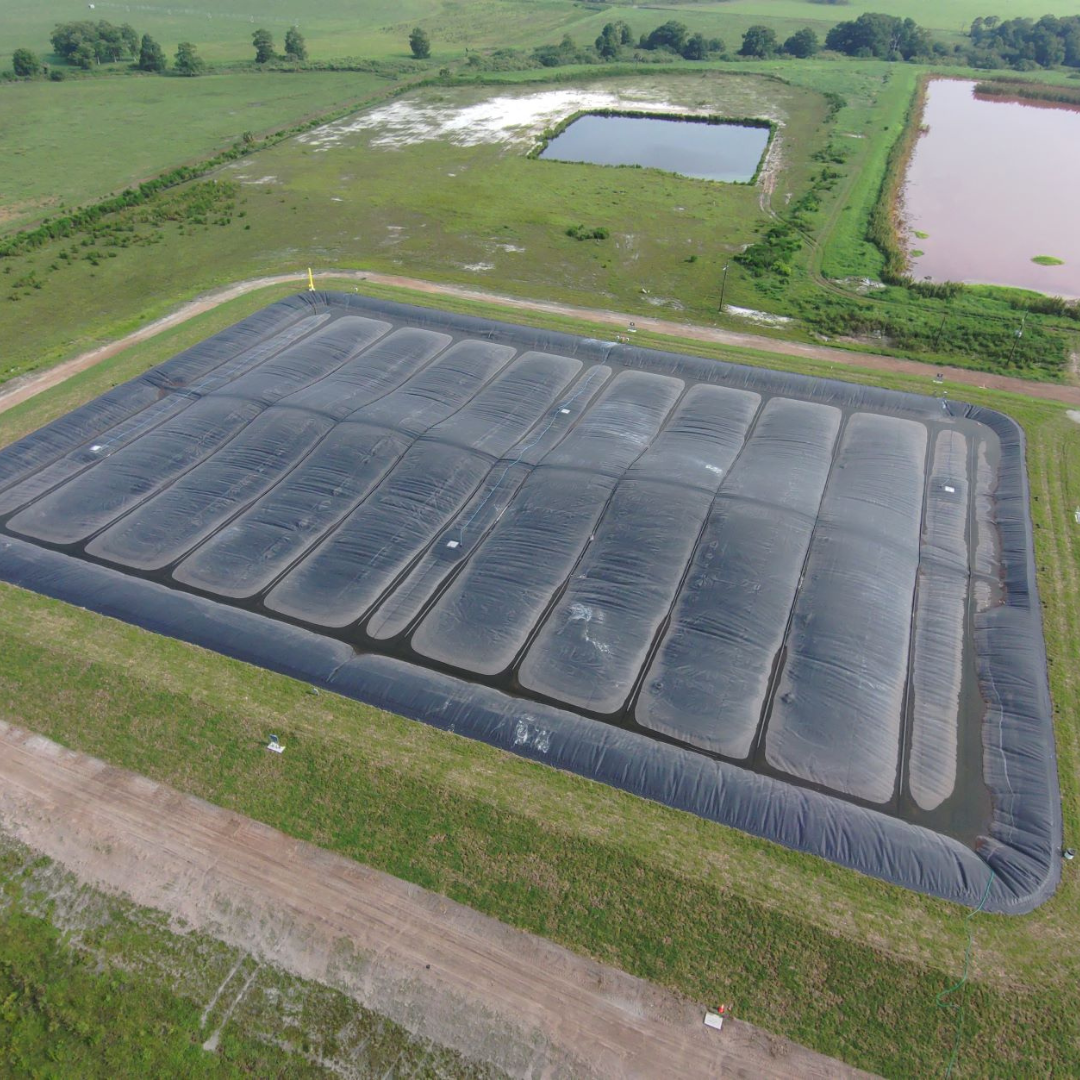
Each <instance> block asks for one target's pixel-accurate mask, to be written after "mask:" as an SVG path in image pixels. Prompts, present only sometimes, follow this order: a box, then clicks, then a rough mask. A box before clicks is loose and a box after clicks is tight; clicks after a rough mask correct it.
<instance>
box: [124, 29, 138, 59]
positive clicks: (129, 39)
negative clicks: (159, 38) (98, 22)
mask: <svg viewBox="0 0 1080 1080" xmlns="http://www.w3.org/2000/svg"><path fill="white" fill-rule="evenodd" d="M120 37H121V39H122V41H123V42H124V48H125V49H127V54H128V56H129V57H131V58H132V59H134V58H135V57H136V55H138V52H139V35H138V33H136V31H135V27H134V26H132V25H131V24H130V23H124V24H123V25H122V26H121V27H120Z"/></svg>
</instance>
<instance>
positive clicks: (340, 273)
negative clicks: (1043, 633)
mask: <svg viewBox="0 0 1080 1080" xmlns="http://www.w3.org/2000/svg"><path fill="white" fill-rule="evenodd" d="M315 277H316V278H317V279H319V280H326V279H337V280H348V281H371V282H373V283H375V284H378V285H391V286H396V287H398V288H403V289H412V290H413V291H414V292H424V293H430V294H433V295H436V296H453V297H457V298H458V299H462V300H476V301H479V302H481V303H486V304H498V305H499V306H501V307H505V308H508V309H511V310H518V311H543V312H547V313H549V314H553V315H564V316H568V317H571V318H575V319H582V320H584V321H587V322H592V323H597V324H601V325H605V326H616V327H618V328H619V329H620V331H624V330H626V328H627V325H628V324H629V322H630V319H631V317H630V316H629V315H626V314H623V313H620V312H617V311H603V310H599V309H595V308H584V307H573V306H571V305H568V304H554V303H548V302H546V301H540V300H520V299H518V298H517V297H512V296H501V295H498V294H496V293H489V292H484V291H482V290H479V289H467V288H465V287H463V286H460V285H443V284H439V283H436V282H432V281H421V280H419V279H418V278H407V277H398V276H396V275H394V274H376V273H370V272H368V271H366V270H326V271H320V272H319V273H318V274H316V275H315ZM289 282H296V284H297V288H298V290H299V289H301V288H303V287H304V285H305V284H306V282H307V278H306V277H305V276H297V275H295V274H279V275H277V276H275V277H261V278H251V279H250V280H248V281H238V282H236V283H234V284H232V285H228V286H226V287H224V288H222V289H216V290H214V291H213V292H210V293H207V294H206V295H204V296H200V297H196V299H194V300H191V301H188V302H187V303H185V304H182V305H181V306H180V307H179V308H178V309H177V310H176V311H174V312H172V313H171V314H169V315H166V316H165V317H164V318H161V319H157V320H155V321H154V322H151V323H148V324H147V325H146V326H144V327H142V328H141V329H139V330H136V331H135V332H134V333H131V334H128V335H127V336H126V337H123V338H119V339H118V340H117V341H111V342H109V343H108V344H106V345H101V346H99V347H98V348H96V349H91V350H90V351H89V352H85V353H82V354H81V355H79V356H76V357H74V358H73V359H71V360H66V361H65V362H64V363H62V364H57V365H56V366H55V367H51V368H49V369H48V370H46V371H42V372H40V373H38V374H35V375H28V376H25V377H23V378H19V379H12V380H11V381H10V382H9V383H7V384H5V385H4V386H2V387H0V412H4V411H5V410H7V409H10V408H13V407H14V406H16V405H18V404H19V403H20V402H23V401H26V400H28V399H29V398H32V397H34V396H35V395H36V394H40V393H41V392H42V391H43V390H48V389H49V387H51V386H56V385H58V384H59V383H62V382H64V380H65V379H69V378H71V376H72V375H74V374H76V373H77V372H80V371H85V370H86V369H87V368H90V367H93V366H94V365H95V364H98V363H100V362H101V361H102V360H105V359H108V357H110V356H115V355H116V354H117V353H119V352H122V351H123V350H124V349H126V348H128V347H129V346H130V345H135V344H137V343H138V342H140V341H147V340H148V339H150V338H152V337H155V336H156V335H158V334H160V333H161V332H162V331H163V330H168V329H170V328H171V327H173V326H178V325H179V324H180V323H183V322H186V321H187V320H188V319H190V318H193V317H194V316H196V315H199V314H201V313H202V312H204V311H210V310H211V309H212V308H215V307H217V306H218V305H219V304H224V303H225V302H226V301H228V300H235V299H236V298H237V297H238V296H243V295H245V294H246V293H250V292H255V291H256V290H257V289H265V288H267V287H269V286H271V285H286V284H288V283H289ZM633 321H634V323H635V325H636V326H637V328H638V329H640V330H649V331H651V332H653V333H657V334H663V335H665V336H667V337H674V338H680V337H681V338H687V339H690V340H693V341H707V342H710V343H712V344H717V345H733V346H737V347H740V348H746V349H757V350H759V351H760V352H768V353H777V354H779V355H782V356H802V357H806V358H807V359H811V360H821V361H824V362H826V363H831V364H837V365H839V366H842V367H860V368H869V369H871V370H878V371H896V372H903V373H904V374H908V375H921V376H923V377H925V378H926V379H927V380H928V381H929V380H930V379H932V378H933V377H934V373H936V372H942V373H943V374H944V375H945V378H946V379H947V380H948V382H949V383H959V384H966V385H968V386H978V387H981V388H983V389H988V390H1007V391H1009V392H1010V393H1014V394H1027V395H1028V396H1029V397H1036V398H1042V399H1044V400H1047V401H1060V402H1062V403H1064V404H1066V405H1073V406H1080V386H1059V385H1055V384H1053V383H1038V382H1031V381H1028V380H1027V379H1014V378H1010V377H1009V376H1007V375H993V374H990V373H988V372H982V371H968V370H967V369H965V368H954V367H931V365H929V364H923V363H920V362H919V361H917V360H902V359H899V358H898V357H895V356H882V355H880V354H879V353H868V352H849V351H848V350H846V349H835V348H831V347H830V346H828V345H809V344H804V343H802V342H797V341H780V340H777V339H776V338H769V337H763V336H762V335H760V334H752V333H742V332H739V331H735V330H720V329H717V328H715V327H709V326H695V325H693V324H691V323H681V322H672V321H670V320H667V319H656V318H652V317H651V316H648V315H635V316H633Z"/></svg>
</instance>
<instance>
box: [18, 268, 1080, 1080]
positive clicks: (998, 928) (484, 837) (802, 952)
mask: <svg viewBox="0 0 1080 1080" xmlns="http://www.w3.org/2000/svg"><path fill="white" fill-rule="evenodd" d="M331 287H332V286H331ZM287 291H289V290H287V289H274V290H268V291H267V292H265V293H262V294H254V295H252V296H248V297H244V298H243V299H241V300H238V301H234V302H232V303H230V304H228V305H224V306H222V307H221V308H219V309H217V310H216V311H214V312H211V313H208V314H206V315H203V316H200V317H199V318H197V319H195V320H193V321H192V322H190V323H188V324H186V325H185V326H183V327H182V328H178V329H176V330H174V331H170V332H168V333H166V334H163V335H161V336H160V337H158V338H156V339H154V341H152V342H149V343H146V344H144V345H142V346H138V347H136V348H133V349H131V350H128V351H126V352H124V353H121V354H119V355H118V356H117V357H115V358H113V359H111V360H109V361H106V362H104V363H103V364H101V365H99V366H98V367H96V368H93V369H90V370H88V371H86V372H83V373H82V374H80V375H78V376H76V377H74V378H73V379H71V380H70V381H69V382H67V383H65V384H64V385H62V386H60V387H57V388H56V389H55V390H52V391H49V392H48V393H46V394H43V395H41V396H39V397H38V398H36V399H33V400H31V401H29V402H27V403H25V404H23V405H21V406H18V407H17V408H15V409H12V410H10V411H9V412H8V413H6V414H4V415H3V416H2V417H0V441H2V442H7V441H8V440H10V439H13V438H16V437H17V436H18V435H20V434H22V433H23V432H25V431H27V430H30V429H31V428H34V427H36V426H38V425H40V424H41V423H43V422H45V421H46V420H47V419H49V418H51V417H52V416H55V415H58V414H60V413H62V412H65V411H67V410H68V409H69V408H71V407H72V406H73V405H74V404H76V403H78V402H79V401H82V400H87V399H89V398H91V397H93V396H94V395H96V394H97V393H99V392H100V391H101V390H102V389H104V388H105V387H107V386H109V385H112V384H114V383H116V382H118V381H120V380H122V379H125V378H128V377H130V376H131V375H133V374H135V373H136V372H138V371H140V370H143V369H144V368H145V367H147V366H148V365H150V364H152V363H154V362H157V361H159V360H161V359H164V358H165V357H167V356H169V355H171V354H173V353H175V352H176V351H178V350H179V349H181V348H183V347H184V346H186V345H188V344H191V343H193V342H194V341H196V340H199V339H200V338H202V337H204V336H206V335H207V334H210V333H212V332H214V331H215V330H217V329H220V328H222V327H224V326H226V325H229V324H231V323H232V322H234V321H235V320H236V319H238V318H240V317H242V316H243V315H244V314H246V313H248V312H250V311H252V310H255V309H257V308H258V307H260V306H262V305H263V304H265V303H267V302H269V301H270V300H271V299H274V298H276V297H277V296H280V295H282V294H283V293H285V292H287ZM371 291H372V292H379V294H380V295H384V294H385V295H393V296H394V297H395V298H398V299H405V300H409V301H416V300H417V299H418V298H416V297H413V296H411V295H408V294H401V293H400V292H395V291H393V290H386V289H379V290H376V289H372V290H371ZM455 306H457V307H466V308H467V307H469V305H466V304H465V303H464V302H463V301H457V302H456V303H455ZM473 310H475V312H476V313H477V314H481V315H492V314H495V313H494V312H493V311H491V310H489V309H487V308H485V307H484V306H482V305H481V306H477V307H475V308H474V309H473ZM496 317H497V315H496ZM524 321H527V322H530V323H535V324H538V325H551V326H553V327H555V328H557V329H561V330H570V331H577V332H581V333H586V334H591V335H595V334H597V333H603V331H602V330H600V329H598V328H596V327H590V326H588V325H587V324H581V323H575V322H573V321H572V320H568V319H552V318H549V317H545V316H536V317H531V316H529V317H526V318H525V320H524ZM639 339H640V340H639V341H638V344H646V345H648V344H650V343H652V344H654V345H657V346H662V347H669V348H670V347H675V348H685V349H686V350H687V351H692V352H700V353H702V354H703V355H716V356H720V357H722V358H724V359H731V360H736V361H741V362H747V363H765V364H766V365H768V366H773V367H789V368H793V369H794V368H797V369H798V370H800V371H809V372H811V373H817V374H825V373H827V374H830V375H836V374H837V373H836V371H835V370H834V369H833V368H832V367H829V366H827V365H823V364H822V365H818V364H815V363H813V362H805V361H794V360H792V361H790V362H785V361H783V360H782V358H779V357H776V356H769V357H767V358H765V357H762V356H760V355H759V354H754V353H752V352H749V351H744V350H732V349H709V348H708V347H706V346H701V345H697V344H693V343H687V342H675V341H671V340H663V339H658V338H651V337H650V336H649V335H645V334H642V335H639ZM839 374H840V377H842V378H848V379H851V380H854V381H858V382H872V383H878V384H881V385H886V386H890V387H893V388H896V389H907V390H914V391H925V390H926V389H927V381H926V380H923V379H914V378H912V377H910V376H901V375H882V374H881V373H876V372H875V373H871V372H860V371H858V370H857V369H844V371H842V372H840V373H839ZM966 390H967V388H965V394H964V396H965V397H968V398H970V399H971V400H974V401H978V402H979V403H980V404H986V405H989V406H991V407H997V408H1001V409H1004V410H1005V411H1008V412H1010V413H1011V414H1012V415H1014V416H1015V417H1016V418H1017V419H1019V420H1020V421H1021V422H1022V423H1023V425H1024V427H1025V430H1026V432H1027V436H1028V460H1029V468H1030V472H1031V480H1032V489H1033V494H1034V496H1035V497H1036V500H1037V501H1035V502H1034V504H1033V513H1034V518H1035V522H1036V526H1037V529H1036V538H1037V561H1038V564H1039V568H1040V586H1041V590H1042V598H1043V604H1044V618H1045V628H1046V637H1047V646H1048V651H1049V655H1050V677H1051V687H1052V690H1053V694H1054V701H1055V706H1056V709H1055V711H1056V714H1057V716H1058V719H1059V723H1058V754H1059V770H1060V778H1061V783H1062V792H1063V799H1064V809H1065V835H1066V837H1067V838H1068V837H1072V836H1075V835H1076V832H1077V828H1078V826H1080V781H1078V776H1080V769H1078V765H1080V738H1078V730H1080V729H1078V723H1077V717H1078V716H1080V676H1078V675H1077V673H1076V671H1075V665H1073V664H1072V663H1071V657H1072V655H1073V651H1074V645H1073V643H1074V642H1075V641H1076V638H1077V632H1078V630H1080V627H1078V625H1077V623H1078V621H1080V614H1078V613H1080V558H1078V555H1080V551H1078V540H1077V530H1076V526H1075V523H1074V522H1073V517H1072V507H1073V506H1075V505H1077V504H1080V440H1078V439H1077V438H1076V437H1075V426H1074V424H1073V422H1072V421H1071V420H1069V419H1068V418H1067V416H1066V414H1065V410H1064V409H1063V408H1062V407H1060V406H1056V405H1050V404H1044V403H1038V402H1034V401H1032V400H1029V399H1026V398H1022V397H1017V396H1009V395H1004V394H1000V393H995V392H989V391H980V390H977V389H972V390H971V393H970V394H968V393H967V392H966ZM74 643H77V645H75V644H74ZM0 648H2V650H3V654H4V656H5V664H4V665H3V668H2V669H0V717H2V718H3V719H5V720H8V721H10V722H13V723H17V724H22V725H24V726H27V727H30V728H31V729H33V730H37V731H41V732H42V733H44V734H46V735H49V736H50V737H52V738H55V739H57V740H58V741H60V742H62V743H64V744H65V745H68V746H72V747H74V748H77V749H79V750H83V751H86V752H89V753H92V754H95V755H98V756H100V757H103V758H105V759H106V760H109V761H112V762H115V763H116V764H118V765H122V766H124V767H127V768H130V769H133V770H136V771H138V772H142V773H145V774H147V775H149V776H152V777H153V778H155V779H158V780H163V781H165V782H168V783H170V784H173V785H175V786H177V787H179V788H181V789H183V790H186V791H190V792H193V793H195V794H197V795H200V796H202V797H204V798H207V799H209V800H210V801H212V802H215V803H218V804H220V805H223V806H226V807H228V808H230V809H235V810H237V811H240V812H242V813H246V814H250V815H251V816H253V817H255V818H257V819H259V820H262V821H266V822H267V823H269V824H271V825H274V826H276V827H278V828H281V829H283V830H284V831H286V832H289V833H291V834H293V835H296V836H299V837H302V838H304V839H307V840H311V841H313V842H315V843H317V844H320V845H322V846H324V847H327V848H331V849H333V850H336V851H339V852H341V853H343V854H346V855H348V856H350V857H353V858H357V859H359V860H361V861H363V862H365V863H368V864H370V865H373V866H376V867H378V868H380V869H383V870H386V871H388V872H389V873H392V874H395V875H397V876H400V877H403V878H406V879H408V880H412V881H415V882H417V883H419V884H421V885H423V886H425V887H427V888H432V889H435V890H438V891H440V892H443V893H446V894H447V895H449V896H451V897H453V898H454V899H456V900H459V901H461V902H464V903H466V904H469V905H470V906H472V907H474V908H477V909H478V910H481V911H484V912H486V913H488V914H491V915H494V916H496V917H498V918H500V919H503V920H504V921H506V922H509V923H511V924H513V925H516V926H519V927H522V928H524V929H527V930H530V931H533V932H536V933H539V934H542V935H544V936H546V937H550V938H553V939H554V940H557V941H559V942H561V943H563V944H565V945H567V946H569V947H571V948H573V949H575V950H577V951H579V952H583V953H587V954H589V955H593V956H596V957H598V958H599V959H601V960H604V961H606V962H611V963H615V964H617V965H619V966H621V967H623V968H624V969H626V970H628V971H630V972H632V973H634V974H637V975H641V976H643V977H646V978H649V979H652V980H654V981H657V982H659V983H662V984H664V985H666V986H669V987H672V988H674V989H676V990H678V991H681V992H683V993H686V994H688V995H690V996H691V997H693V998H694V999H695V1000H699V1001H714V1000H727V1001H731V1002H733V1004H734V1010H735V1014H736V1015H738V1016H741V1017H743V1018H745V1019H747V1020H750V1021H752V1022H755V1023H757V1024H760V1025H761V1026H763V1027H765V1028H767V1029H769V1030H773V1031H777V1032H779V1033H782V1034H784V1035H786V1036H788V1037H791V1038H793V1039H795V1040H797V1041H799V1042H802V1043H804V1044H806V1045H808V1046H811V1047H813V1048H814V1049H817V1050H819V1051H822V1052H824V1053H828V1054H831V1055H835V1056H839V1057H841V1058H843V1059H845V1060H847V1061H849V1062H851V1063H853V1064H857V1065H860V1066H862V1067H864V1068H868V1069H872V1070H874V1071H877V1072H880V1073H882V1074H884V1075H887V1076H927V1075H941V1074H942V1073H943V1072H944V1069H945V1067H946V1064H947V1063H948V1061H949V1059H950V1056H951V1054H952V1050H953V1044H954V1039H955V1033H956V1026H955V1025H956V1019H957V1017H956V1014H955V1013H954V1012H952V1011H950V1010H947V1009H941V1008H938V1007H937V1005H936V1003H935V998H936V995H937V994H938V993H939V992H940V991H942V990H945V989H947V988H948V987H949V986H952V985H953V984H954V983H955V982H956V980H957V978H958V976H959V973H960V970H961V968H962V966H963V957H964V950H965V944H966V940H967V938H966V934H965V931H964V929H963V926H962V923H961V919H962V917H963V915H964V914H965V913H966V912H965V911H963V910H962V909H957V908H955V907H952V906H950V905H948V904H945V903H941V902H938V901H934V900H931V899H928V898H926V897H922V896H917V895H914V894H911V893H908V892H905V891H904V890H901V889H898V888H895V887H892V886H888V885H885V884H883V883H880V882H877V881H872V880H870V879H867V878H863V877H860V876H859V875H856V874H854V873H851V872H848V871H845V870H842V869H840V868H838V867H836V866H833V865H831V864H828V863H826V862H824V861H822V860H819V859H815V858H811V857H806V856H800V855H798V854H795V853H793V852H790V851H787V850H784V849H781V848H778V847H775V846H773V845H770V844H768V843H765V842H762V841H758V840H755V839H753V838H751V837H749V836H746V835H744V834H741V833H738V832H734V831H732V830H728V829H725V828H723V827H721V826H717V825H714V824H711V823H708V822H705V821H702V820H700V819H697V818H693V817H691V816H689V815H686V814H680V813H678V812H676V811H673V810H669V809H667V808H665V807H661V806H659V805H656V804H652V803H648V802H644V801H642V800H638V799H635V798H633V797H631V796H628V795H625V794H623V793H620V792H617V791H614V790H612V789H608V788H605V787H603V786H601V785H598V784H595V783H591V782H589V781H586V780H583V779H581V778H578V777H575V776H571V775H568V774H564V773H559V772H556V771H553V770H550V769H546V768H544V767H542V766H538V765H533V764H531V763H528V762H525V761H523V760H519V759H516V758H512V757H510V756H508V755H505V754H502V753H500V752H498V751H495V750H493V749H491V748H489V747H486V746H483V745H480V744H476V743H472V742H469V741H467V740H465V739H462V738H459V737H457V736H454V735H451V734H447V733H443V732H440V731H436V730H435V729H431V728H427V727H425V726H424V725H422V724H418V723H412V722H409V721H406V720H402V719H400V718H397V717H394V716H391V715H389V714H385V713H382V712H379V711H378V710H375V709H371V708H368V707H365V706H363V705H360V704H357V703H356V702H352V701H348V700H346V699H342V698H338V697H336V696H334V695H331V694H322V695H319V696H318V697H315V696H312V695H311V694H310V693H308V691H307V688H306V687H305V686H303V685H301V684H298V683H296V682H294V681H292V680H289V679H287V678H284V677H280V676H276V675H271V674H268V673H266V672H264V671H260V670H257V669H254V668H250V667H247V666H245V665H243V664H240V663H236V662H233V661H230V660H227V659H225V658H222V657H220V656H217V655H213V654H210V653H207V652H204V651H202V650H199V649H196V648H193V647H191V646H188V645H184V644H182V643H179V642H176V641H173V640H169V639H166V638H161V637H156V636H154V635H152V634H149V633H146V632H143V631H141V630H138V629H135V628H133V627H130V626H127V625H124V624H121V623H118V622H114V621H112V620H109V619H105V618H102V617H100V616H97V615H93V614H90V613H88V612H85V611H82V610H79V609H76V608H72V607H68V606H66V605H64V604H60V603H57V602H54V601H50V600H48V599H45V598H42V597H39V596H36V595H33V594H29V593H26V592H23V591H21V590H18V589H15V588H11V587H7V586H5V587H3V588H0ZM267 730H275V731H280V732H281V734H282V738H283V740H285V741H287V742H288V744H289V747H290V750H289V755H287V756H286V758H284V759H281V760H280V761H275V762H273V763H270V762H268V760H267V759H268V755H266V754H265V752H263V751H262V750H261V742H262V739H263V737H264V735H265V732H266V731H267ZM271 764H272V765H273V766H274V767H275V768H274V774H275V775H274V779H273V782H271V778H270V773H269V771H268V770H269V769H270V767H271ZM1078 917H1080V885H1078V882H1077V875H1076V873H1075V872H1074V871H1073V870H1072V868H1071V867H1070V866H1066V868H1065V871H1064V879H1063V881H1062V885H1061V888H1060V889H1059V891H1058V893H1057V894H1056V895H1055V897H1054V898H1053V899H1052V900H1051V901H1050V902H1049V903H1047V904H1046V905H1044V906H1043V907H1042V908H1040V909H1038V910H1037V911H1036V912H1035V913H1033V914H1032V915H1029V916H1024V917H1016V918H1008V917H991V916H985V915H980V916H976V917H975V919H974V920H973V921H972V923H971V924H970V925H971V926H972V929H973V932H974V937H975V949H974V953H973V959H972V967H971V981H970V983H969V984H968V986H967V988H966V1010H965V1016H964V1022H963V1032H962V1038H961V1041H960V1044H959V1050H958V1056H957V1060H956V1065H955V1068H954V1071H953V1075H954V1076H957V1077H962V1076H988V1075H990V1076H993V1075H999V1076H1027V1075H1031V1076H1035V1075H1040V1076H1041V1075H1049V1074H1051V1073H1053V1074H1054V1075H1072V1074H1075V1073H1077V1072H1078V1071H1080V1040H1078V1039H1077V1034H1076V1028H1075V1016H1076V1014H1077V1011H1078V1009H1080V990H1078V987H1080V978H1078V976H1080V946H1078V945H1077V941H1076V935H1075V932H1074V931H1075V926H1076V923H1077V918H1078ZM950 1000H955V995H954V997H953V998H952V999H950Z"/></svg>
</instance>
